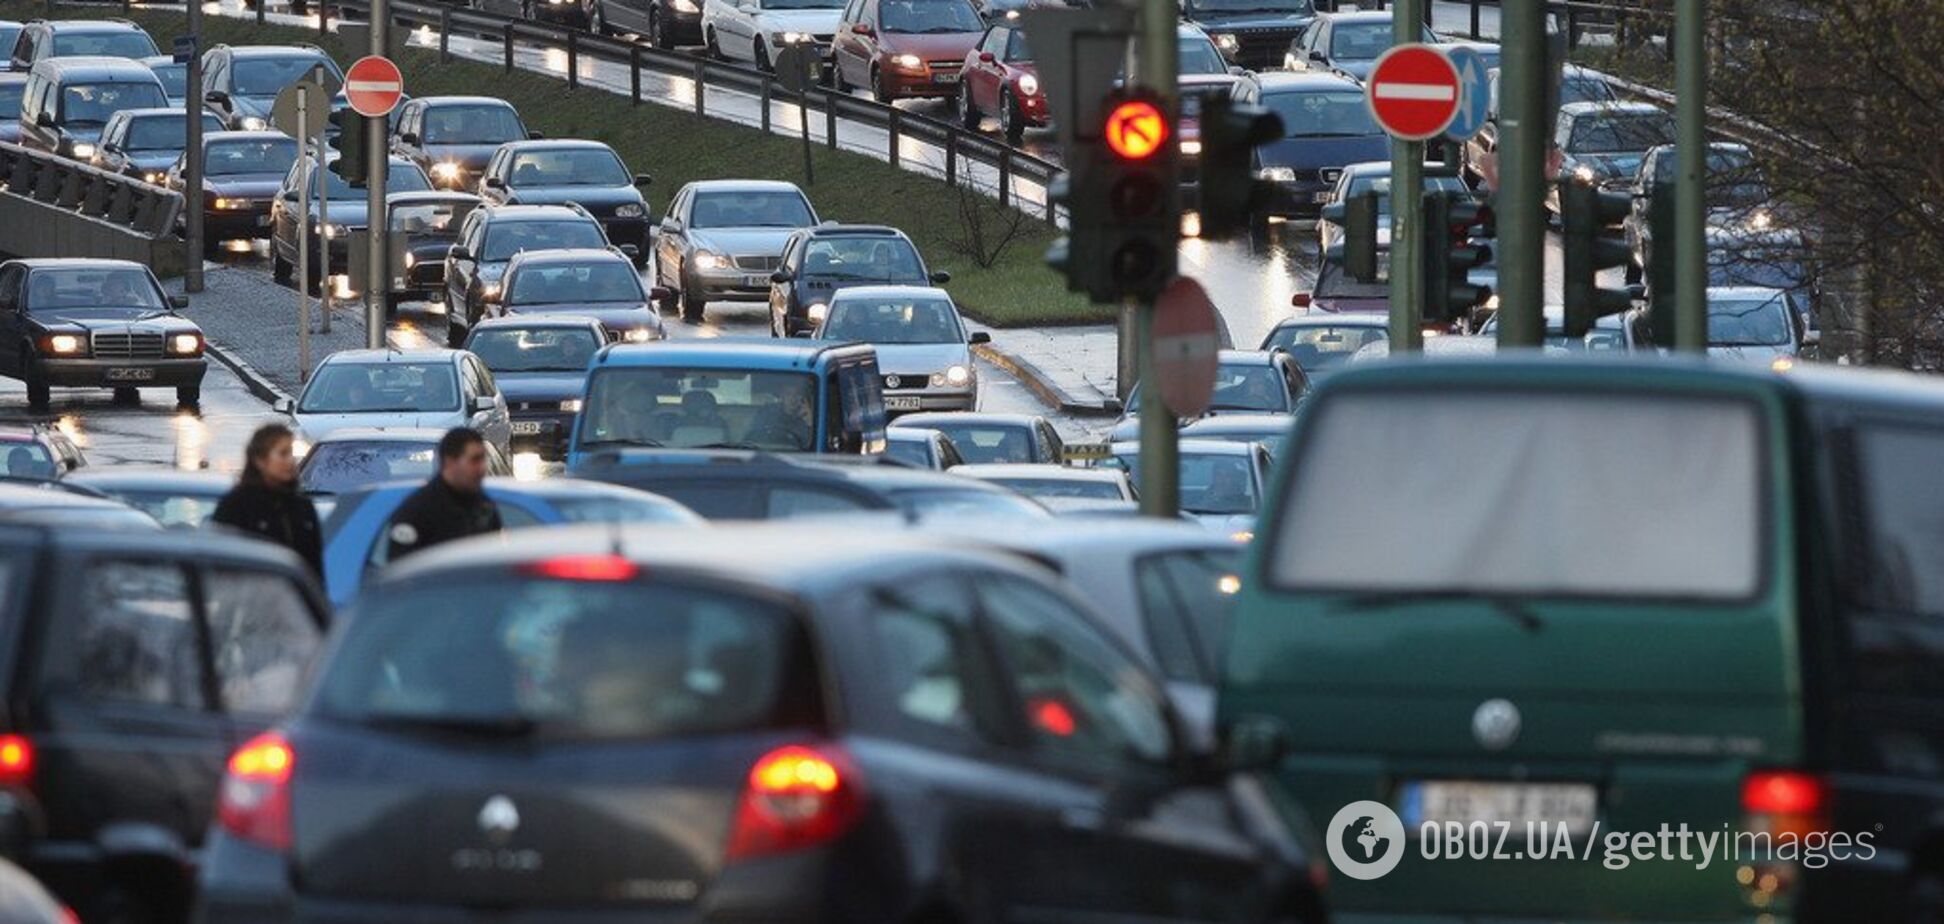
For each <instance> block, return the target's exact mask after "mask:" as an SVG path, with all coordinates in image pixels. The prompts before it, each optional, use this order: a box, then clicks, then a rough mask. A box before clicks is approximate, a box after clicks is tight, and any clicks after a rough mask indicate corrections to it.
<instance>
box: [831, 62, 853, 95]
mask: <svg viewBox="0 0 1944 924" xmlns="http://www.w3.org/2000/svg"><path fill="white" fill-rule="evenodd" d="M830 88H831V89H832V90H836V91H837V92H839V93H842V94H843V95H845V96H849V95H850V91H851V86H850V81H848V80H845V79H844V62H843V61H842V60H841V59H839V58H838V57H837V54H836V53H835V52H832V53H831V55H830Z"/></svg>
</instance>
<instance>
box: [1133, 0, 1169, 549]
mask: <svg viewBox="0 0 1944 924" xmlns="http://www.w3.org/2000/svg"><path fill="white" fill-rule="evenodd" d="M1180 18H1181V8H1180V0H1142V2H1141V33H1140V37H1139V38H1138V39H1137V40H1136V42H1135V55H1134V76H1135V79H1136V81H1137V82H1138V83H1140V84H1141V85H1144V86H1146V87H1147V88H1148V89H1150V90H1152V91H1154V92H1155V93H1157V94H1160V96H1161V98H1162V100H1163V101H1164V105H1163V107H1162V108H1163V111H1165V112H1167V113H1168V114H1169V116H1170V124H1169V128H1170V132H1169V136H1168V140H1167V143H1168V145H1169V146H1170V147H1173V146H1175V145H1178V144H1179V143H1180V137H1179V136H1180V133H1179V132H1178V131H1174V130H1173V129H1175V128H1176V127H1177V125H1178V122H1176V121H1175V120H1174V119H1173V116H1174V114H1175V113H1176V112H1177V97H1178V95H1179V94H1178V93H1177V92H1176V84H1177V83H1178V82H1179V79H1180V78H1179V76H1178V73H1177V71H1178V69H1179V64H1178V62H1177V60H1176V54H1177V47H1178V46H1177V41H1176V38H1175V30H1176V28H1178V26H1177V23H1178V22H1179V21H1180ZM1124 310H1126V311H1130V312H1133V314H1134V318H1135V322H1134V327H1135V330H1136V338H1135V339H1136V349H1137V350H1138V351H1139V356H1140V361H1139V365H1140V367H1141V381H1143V382H1146V383H1147V385H1146V386H1145V387H1143V388H1142V389H1141V406H1140V407H1139V408H1138V411H1139V413H1140V415H1141V418H1140V419H1141V453H1140V459H1141V471H1140V476H1141V484H1140V491H1141V513H1142V514H1143V515H1145V516H1151V517H1160V518H1163V519H1169V520H1172V519H1174V518H1175V517H1176V516H1177V515H1178V512H1179V510H1180V507H1181V500H1180V493H1181V475H1180V456H1179V452H1178V450H1179V448H1180V447H1179V446H1178V445H1176V442H1175V440H1176V439H1177V435H1176V433H1177V431H1176V429H1175V418H1174V413H1173V412H1172V411H1169V410H1168V408H1167V406H1166V405H1165V404H1164V403H1163V402H1162V400H1161V388H1160V382H1159V379H1158V377H1157V376H1156V375H1155V368H1154V350H1153V345H1154V301H1153V299H1152V298H1149V299H1147V300H1145V301H1137V300H1133V299H1130V300H1128V302H1127V304H1126V307H1125V309H1124Z"/></svg>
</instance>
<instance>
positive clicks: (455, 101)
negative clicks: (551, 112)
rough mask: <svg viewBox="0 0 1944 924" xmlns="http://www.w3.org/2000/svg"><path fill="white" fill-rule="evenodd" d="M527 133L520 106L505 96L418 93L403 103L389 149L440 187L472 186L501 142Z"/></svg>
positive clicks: (524, 137)
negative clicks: (420, 169) (500, 97)
mask: <svg viewBox="0 0 1944 924" xmlns="http://www.w3.org/2000/svg"><path fill="white" fill-rule="evenodd" d="M529 136H530V133H529V132H528V131H527V127H526V123H524V122H521V121H520V113H519V111H518V110H516V109H514V108H513V105H512V104H511V103H508V102H506V101H505V100H502V99H495V98H493V97H489V96H421V97H418V98H417V99H414V100H412V101H411V102H408V103H406V104H404V106H403V107H402V108H401V111H400V112H399V114H398V132H397V134H396V135H395V136H393V138H392V144H391V149H392V153H394V154H397V155H398V156H400V157H403V158H405V159H406V160H409V161H411V162H413V163H415V164H418V165H419V167H420V168H422V169H423V170H425V172H426V173H427V174H428V175H430V176H431V177H432V182H433V184H434V185H436V186H438V187H439V188H440V189H456V190H464V191H467V192H470V191H472V189H473V188H474V187H475V186H477V185H478V183H479V177H480V174H481V173H482V172H484V171H485V169H486V161H487V160H488V159H489V158H491V157H492V156H493V152H494V151H497V150H499V146H500V145H502V144H505V143H507V142H509V141H524V140H526V139H527V138H528V137H529ZM531 136H532V137H538V136H537V135H531Z"/></svg>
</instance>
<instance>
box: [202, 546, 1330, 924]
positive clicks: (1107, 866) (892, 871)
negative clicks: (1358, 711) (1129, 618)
mask: <svg viewBox="0 0 1944 924" xmlns="http://www.w3.org/2000/svg"><path fill="white" fill-rule="evenodd" d="M962 546H963V542H962V540H959V539H957V538H952V539H939V540H930V539H926V538H924V537H922V536H914V535H910V534H905V533H902V532H895V531H894V532H876V531H871V532H860V531H859V530H856V529H850V528H844V527H831V528H823V529H807V528H790V529H778V528H774V527H741V528H724V529H712V530H697V529H694V528H693V527H683V526H676V527H657V526H640V527H627V528H624V529H620V530H616V529H613V528H611V527H582V528H576V529H571V530H557V531H553V530H550V531H546V532H544V533H542V532H532V533H528V534H526V535H524V536H521V535H518V534H515V535H511V536H505V537H500V538H498V539H494V540H490V541H481V542H470V543H453V544H448V545H446V546H442V547H440V548H438V549H435V550H433V551H430V552H425V553H421V554H419V555H415V556H413V557H412V558H410V559H409V560H407V561H405V562H403V563H401V564H399V565H398V566H396V567H394V568H391V569H389V570H388V571H387V572H386V573H385V574H384V575H383V576H382V578H381V579H380V580H379V581H378V583H376V584H375V585H374V586H373V587H372V588H371V589H370V590H368V591H367V593H365V594H364V595H363V596H362V597H360V599H359V602H358V603H357V604H356V605H355V607H354V615H353V616H352V617H351V618H347V619H345V620H343V621H342V622H341V623H339V626H340V633H339V634H338V635H337V636H336V638H335V643H334V644H333V645H332V647H331V648H330V649H329V653H327V654H326V655H324V657H323V658H322V659H321V661H320V664H319V666H318V668H317V670H316V671H315V674H314V681H313V683H312V686H311V694H310V695H309V696H307V697H306V698H305V700H304V704H303V705H301V706H299V707H298V708H297V709H296V710H295V712H294V713H292V714H291V715H290V717H289V718H287V719H286V720H285V721H284V722H283V723H282V724H281V725H279V726H278V727H277V728H276V729H274V730H273V731H271V732H268V733H265V734H263V735H261V736H258V737H256V738H253V739H251V740H249V741H247V742H245V743H244V744H243V745H242V747H240V748H239V749H238V750H237V752H236V753H235V755H234V756H232V758H231V759H230V761H229V767H230V773H229V776H228V777H227V779H226V780H225V781H224V785H223V787H222V797H221V799H220V802H219V804H218V806H217V808H216V812H215V815H216V823H215V824H214V825H213V826H212V827H211V830H210V837H209V842H208V845H207V847H206V849H205V851H204V854H203V861H202V864H201V871H200V874H199V889H198V895H199V902H200V907H201V910H202V920H203V921H205V922H208V924H222V922H231V921H245V920H247V921H254V922H264V921H285V920H297V919H299V915H300V913H301V912H300V911H299V909H307V908H315V907H320V906H324V907H329V906H333V905H339V904H340V903H343V904H349V905H355V906H357V907H358V908H359V909H361V911H362V912H363V913H367V914H370V915H373V916H374V917H375V918H377V919H389V920H397V919H406V918H411V917H413V916H430V917H431V918H434V919H455V920H456V919H459V918H462V917H465V916H467V915H468V914H471V913H474V911H475V910H476V909H477V908H478V907H479V903H480V902H481V901H492V902H493V903H494V909H495V914H496V915H510V916H512V917H516V918H523V919H530V920H559V919H561V918H563V917H573V916H576V915H577V914H578V915H579V916H581V917H588V916H589V915H590V914H592V912H590V911H588V909H596V908H598V909H601V912H600V914H605V915H606V916H610V917H613V918H615V919H624V920H625V919H644V918H655V917H662V918H666V919H669V920H677V919H683V918H687V919H691V920H700V919H702V918H704V917H711V918H717V919H734V920H794V919H801V918H803V917H804V916H805V911H806V910H807V909H816V910H817V912H818V913H817V914H816V915H815V916H814V917H816V918H818V919H821V920H826V921H855V922H872V924H876V922H886V921H910V920H924V919H925V918H926V916H927V915H943V916H945V917H946V919H952V920H956V919H962V916H965V915H974V916H976V915H977V914H979V913H988V914H991V915H992V916H993V919H994V920H1026V919H1041V920H1063V921H1064V920H1082V919H1086V920H1224V921H1252V922H1253V921H1265V922H1266V921H1278V920H1284V921H1286V920H1295V921H1302V922H1315V921H1320V920H1321V919H1322V907H1321V900H1320V897H1319V895H1318V894H1317V887H1316V886H1315V885H1313V884H1312V882H1311V881H1310V879H1309V877H1308V875H1307V874H1306V871H1307V869H1308V867H1309V863H1310V857H1311V853H1310V852H1309V850H1308V848H1307V845H1305V844H1304V843H1303V842H1302V840H1301V839H1300V838H1299V836H1298V835H1297V833H1296V832H1295V831H1294V830H1292V829H1291V828H1290V827H1289V826H1288V824H1287V823H1286V822H1285V821H1283V819H1282V817H1281V816H1280V814H1279V813H1278V812H1277V810H1276V808H1275V807H1274V806H1273V804H1272V803H1270V802H1269V801H1267V800H1263V799H1260V798H1257V797H1258V796H1259V795H1260V792H1259V791H1254V790H1251V789H1250V788H1249V787H1248V782H1247V780H1248V777H1249V776H1250V775H1252V774H1254V773H1257V772H1260V771H1261V769H1262V768H1263V767H1265V766H1266V765H1267V764H1268V763H1269V760H1268V758H1269V757H1271V756H1272V755H1273V754H1274V752H1275V749H1273V748H1260V749H1254V750H1251V749H1237V750H1235V751H1232V752H1227V753H1224V754H1221V755H1215V754H1208V755H1203V756H1202V757H1200V758H1199V759H1194V758H1193V757H1192V754H1191V747H1190V745H1189V743H1188V742H1187V741H1186V740H1184V735H1183V733H1182V731H1181V728H1182V723H1181V720H1180V718H1179V717H1178V715H1177V714H1176V713H1175V710H1174V708H1173V707H1172V705H1171V704H1170V703H1169V700H1168V697H1167V695H1166V692H1165V688H1164V687H1163V685H1162V683H1161V682H1160V681H1159V680H1158V679H1157V678H1156V677H1155V676H1154V675H1153V673H1152V672H1151V671H1149V670H1148V669H1147V668H1146V667H1145V666H1144V665H1143V664H1142V663H1141V662H1140V660H1139V659H1138V658H1137V657H1136V656H1134V655H1133V654H1131V653H1130V652H1129V651H1128V650H1127V648H1126V646H1125V645H1123V644H1122V643H1121V642H1120V641H1119V640H1118V639H1117V638H1115V637H1114V636H1113V635H1111V634H1110V633H1109V632H1108V631H1107V630H1105V629H1102V628H1101V626H1100V622H1099V619H1100V617H1099V616H1098V614H1096V613H1095V612H1093V610H1092V608H1091V607H1090V606H1089V605H1088V604H1087V603H1086V602H1085V601H1084V600H1083V599H1082V598H1081V597H1079V596H1078V595H1076V594H1075V593H1074V592H1072V591H1071V590H1069V589H1067V588H1065V587H1063V586H1062V585H1061V584H1060V583H1059V582H1058V581H1057V580H1056V579H1055V578H1054V577H1053V576H1052V575H1051V574H1049V573H1048V572H1047V571H1046V570H1045V569H1043V568H1039V567H1037V566H1034V565H1032V564H1030V563H1028V562H1026V561H1023V560H1021V559H1019V558H1017V557H1014V556H1011V555H1004V554H999V553H995V552H990V551H979V552H975V551H968V550H965V549H963V548H962ZM644 614H653V616H654V618H642V617H643V615H644ZM1238 783H1239V784H1241V785H1240V786H1239V787H1238V786H1237V785H1234V784H1238ZM590 844H600V845H603V846H602V849H599V850H589V849H588V845H590ZM376 857H383V858H384V859H383V861H382V862H380V861H376V860H374V858H376ZM502 870H503V871H502ZM496 871H497V872H496ZM1135 872H1138V874H1139V879H1138V881H1139V882H1141V883H1142V887H1139V888H1134V887H1130V886H1129V882H1130V880H1129V878H1128V877H1129V875H1130V873H1135ZM597 916H598V915H597ZM974 919H976V917H974Z"/></svg>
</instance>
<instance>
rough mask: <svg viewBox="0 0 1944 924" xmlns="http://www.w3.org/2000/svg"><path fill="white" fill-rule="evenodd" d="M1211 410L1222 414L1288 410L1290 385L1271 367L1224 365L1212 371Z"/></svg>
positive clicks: (1280, 373) (1278, 371) (1279, 372)
mask: <svg viewBox="0 0 1944 924" xmlns="http://www.w3.org/2000/svg"><path fill="white" fill-rule="evenodd" d="M1208 406H1209V407H1210V408H1212V409H1215V410H1223V411H1269V412H1271V413H1280V412H1282V411H1287V410H1289V386H1288V384H1287V383H1286V382H1285V381H1284V380H1283V376H1282V372H1281V371H1280V370H1278V369H1277V368H1276V367H1274V366H1263V365H1256V364H1253V363H1251V364H1249V365H1240V364H1235V365H1223V366H1220V367H1218V368H1217V369H1216V370H1215V397H1214V399H1213V400H1211V401H1210V402H1209V405H1208Z"/></svg>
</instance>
